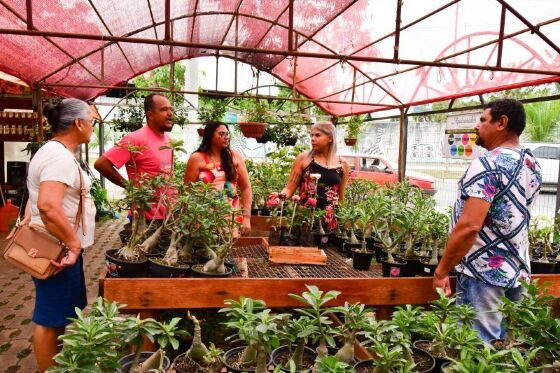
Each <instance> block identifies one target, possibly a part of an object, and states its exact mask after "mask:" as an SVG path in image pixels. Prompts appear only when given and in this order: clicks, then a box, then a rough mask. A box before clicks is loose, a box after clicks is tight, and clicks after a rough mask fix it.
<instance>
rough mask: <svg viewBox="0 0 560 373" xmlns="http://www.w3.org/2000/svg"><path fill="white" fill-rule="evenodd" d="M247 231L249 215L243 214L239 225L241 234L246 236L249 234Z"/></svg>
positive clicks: (249, 222)
mask: <svg viewBox="0 0 560 373" xmlns="http://www.w3.org/2000/svg"><path fill="white" fill-rule="evenodd" d="M249 232H251V217H250V216H244V217H243V223H242V225H241V235H242V236H247V235H248V234H249Z"/></svg>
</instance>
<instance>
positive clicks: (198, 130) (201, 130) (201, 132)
mask: <svg viewBox="0 0 560 373" xmlns="http://www.w3.org/2000/svg"><path fill="white" fill-rule="evenodd" d="M196 131H197V132H198V136H200V137H204V127H198V128H197V129H196Z"/></svg>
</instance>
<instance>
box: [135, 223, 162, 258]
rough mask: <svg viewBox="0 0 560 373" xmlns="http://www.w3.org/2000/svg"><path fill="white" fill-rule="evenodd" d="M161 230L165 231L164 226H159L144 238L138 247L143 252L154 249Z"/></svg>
mask: <svg viewBox="0 0 560 373" xmlns="http://www.w3.org/2000/svg"><path fill="white" fill-rule="evenodd" d="M161 232H163V226H161V227H159V228H158V229H156V230H155V231H154V233H152V234H151V235H150V236H149V237H148V238H146V239H145V240H144V242H142V243H141V244H140V245H139V246H138V249H139V250H140V251H142V252H143V253H149V252H151V251H152V250H153V248H154V247H155V246H156V245H157V243H158V241H159V239H160V237H161Z"/></svg>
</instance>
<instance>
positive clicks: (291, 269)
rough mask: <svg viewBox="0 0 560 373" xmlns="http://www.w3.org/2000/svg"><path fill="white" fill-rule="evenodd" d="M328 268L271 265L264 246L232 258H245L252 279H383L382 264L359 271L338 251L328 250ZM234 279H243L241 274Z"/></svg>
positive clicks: (235, 253)
mask: <svg viewBox="0 0 560 373" xmlns="http://www.w3.org/2000/svg"><path fill="white" fill-rule="evenodd" d="M325 253H326V254H327V257H328V260H327V265H326V266H312V265H291V264H281V265H278V264H271V263H269V262H268V254H267V253H266V251H265V249H264V248H263V247H262V246H244V247H237V248H234V249H233V253H232V256H233V257H235V258H245V259H246V260H247V268H248V272H249V277H251V278H357V277H358V278H367V277H381V264H377V263H375V264H372V265H371V267H370V269H369V270H368V271H357V270H355V269H354V268H352V263H351V262H347V259H346V257H345V256H342V255H341V254H340V253H339V252H338V251H337V250H336V249H331V248H329V249H326V250H325ZM233 277H241V274H240V273H239V272H237V273H235V274H234V275H233Z"/></svg>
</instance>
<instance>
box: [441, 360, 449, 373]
mask: <svg viewBox="0 0 560 373" xmlns="http://www.w3.org/2000/svg"><path fill="white" fill-rule="evenodd" d="M450 366H451V361H446V362H445V363H443V364H441V367H439V370H440V372H444V373H445V369H447V368H449V367H450Z"/></svg>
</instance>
